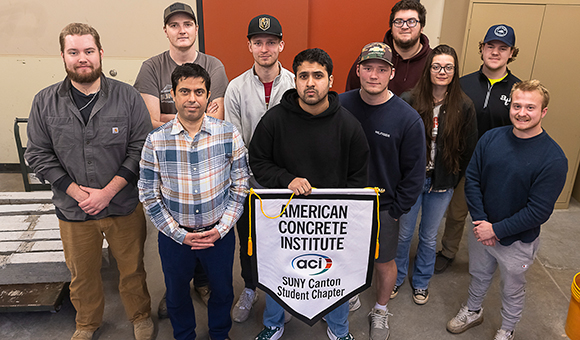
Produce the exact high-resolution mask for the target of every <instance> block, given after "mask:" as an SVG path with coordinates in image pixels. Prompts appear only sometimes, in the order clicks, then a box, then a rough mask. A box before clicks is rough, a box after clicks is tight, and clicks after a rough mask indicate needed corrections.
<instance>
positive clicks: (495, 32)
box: [483, 24, 516, 47]
mask: <svg viewBox="0 0 580 340" xmlns="http://www.w3.org/2000/svg"><path fill="white" fill-rule="evenodd" d="M492 40H498V41H501V42H503V43H505V44H506V45H508V46H509V47H514V46H515V45H516V34H515V32H514V29H513V28H511V27H510V26H508V25H504V24H499V25H493V26H491V27H490V28H489V29H488V30H487V34H486V35H485V38H484V39H483V43H484V44H485V43H488V42H490V41H492Z"/></svg>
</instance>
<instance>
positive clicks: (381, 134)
mask: <svg viewBox="0 0 580 340" xmlns="http://www.w3.org/2000/svg"><path fill="white" fill-rule="evenodd" d="M375 133H376V134H377V135H379V136H383V137H387V138H391V134H390V133H386V132H382V131H379V130H375Z"/></svg>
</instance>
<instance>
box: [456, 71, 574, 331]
mask: <svg viewBox="0 0 580 340" xmlns="http://www.w3.org/2000/svg"><path fill="white" fill-rule="evenodd" d="M510 97H511V106H510V120H511V122H512V124H513V126H505V127H500V128H496V129H493V130H490V131H488V132H487V133H485V134H484V135H483V136H482V137H481V139H480V140H479V142H478V144H477V147H476V149H475V152H474V154H473V157H472V158H471V162H470V163H469V166H468V167H467V172H466V175H465V177H466V183H465V196H466V198H467V204H468V206H469V212H470V213H471V216H472V218H473V232H470V233H468V235H469V273H470V274H471V283H470V285H469V298H468V300H467V304H466V305H465V306H463V307H462V308H461V309H460V310H459V312H458V313H457V315H456V316H455V317H454V318H453V319H451V320H450V321H449V322H448V323H447V330H448V331H449V332H451V333H461V332H463V331H465V330H467V329H469V328H471V327H473V326H477V325H479V324H481V323H482V322H483V308H482V303H483V299H484V298H485V295H486V293H487V290H488V289H489V286H490V284H491V281H492V279H493V274H494V272H495V271H496V269H497V267H499V268H500V276H501V296H502V309H501V316H502V326H501V328H500V329H499V330H498V331H497V333H496V335H495V338H494V339H496V340H511V339H513V338H514V329H515V326H516V324H517V323H518V321H519V320H520V318H521V315H522V311H523V308H524V298H525V291H524V288H525V283H526V279H525V273H526V271H527V270H528V268H529V266H530V265H531V264H532V263H533V262H534V258H535V256H536V253H537V251H538V246H539V238H538V236H539V234H540V226H541V225H542V223H544V222H546V221H547V220H548V218H549V217H550V215H551V214H552V211H553V210H554V204H555V203H556V200H557V199H558V196H559V195H560V192H561V191H562V188H563V187H564V183H565V182H566V172H567V170H568V160H567V159H566V156H565V155H564V152H563V151H562V149H561V148H560V147H559V146H558V144H557V143H556V142H555V141H554V140H553V139H552V138H550V136H549V135H548V134H547V133H546V131H544V130H543V129H542V118H544V116H545V115H546V113H547V111H548V102H549V100H550V94H549V93H548V90H547V89H546V88H545V87H544V86H543V85H542V84H540V82H539V81H538V80H528V81H524V82H521V83H517V84H515V85H514V87H513V88H512V91H511V94H510Z"/></svg>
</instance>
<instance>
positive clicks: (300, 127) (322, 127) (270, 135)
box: [249, 89, 369, 188]
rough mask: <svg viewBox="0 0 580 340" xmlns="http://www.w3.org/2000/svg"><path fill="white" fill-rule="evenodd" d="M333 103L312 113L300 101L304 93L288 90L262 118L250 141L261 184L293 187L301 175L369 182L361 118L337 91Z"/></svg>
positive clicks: (321, 182) (336, 183) (314, 180)
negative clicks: (341, 101)
mask: <svg viewBox="0 0 580 340" xmlns="http://www.w3.org/2000/svg"><path fill="white" fill-rule="evenodd" d="M328 99H329V104H330V106H329V107H328V109H326V110H325V111H324V112H322V113H320V114H318V115H312V114H310V113H308V112H306V111H304V110H302V108H301V107H300V105H299V104H298V92H296V90H295V89H290V90H288V91H286V93H284V96H283V97H282V101H281V102H280V104H278V105H276V106H274V107H272V108H271V109H270V110H268V111H267V112H266V114H265V115H264V116H263V117H262V119H261V120H260V122H259V123H258V126H257V127H256V130H255V132H254V136H253V138H252V141H251V142H250V146H249V157H250V167H251V169H252V172H253V173H254V176H255V177H256V180H257V181H258V183H259V184H260V185H262V186H264V187H267V188H287V187H288V184H290V182H292V180H294V178H296V177H302V178H306V179H307V180H308V181H309V182H310V185H312V186H313V187H316V188H346V187H351V188H353V187H354V188H362V187H366V186H367V167H368V156H369V146H368V143H367V140H366V137H365V134H364V131H363V129H362V127H361V125H360V123H359V122H358V120H357V119H356V118H355V117H354V116H353V115H352V114H351V113H350V112H348V110H346V109H345V108H343V107H342V105H341V104H340V102H339V100H338V94H337V93H336V92H329V93H328Z"/></svg>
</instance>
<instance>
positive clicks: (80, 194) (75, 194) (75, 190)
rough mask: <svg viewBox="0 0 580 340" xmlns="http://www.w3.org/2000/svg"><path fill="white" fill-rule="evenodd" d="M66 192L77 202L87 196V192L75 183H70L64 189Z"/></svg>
mask: <svg viewBox="0 0 580 340" xmlns="http://www.w3.org/2000/svg"><path fill="white" fill-rule="evenodd" d="M66 194H67V195H69V196H70V197H72V198H73V199H74V200H75V201H77V202H82V201H84V200H86V199H87V198H89V193H88V192H86V191H84V190H83V189H81V188H80V187H79V186H78V185H77V184H76V183H71V185H69V186H68V188H67V189H66Z"/></svg>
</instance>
